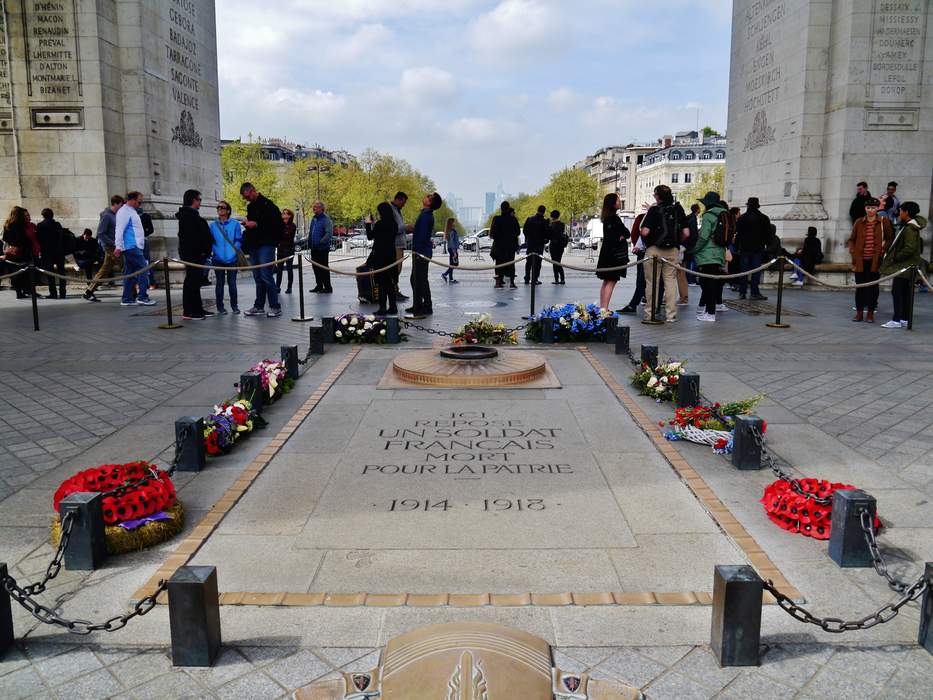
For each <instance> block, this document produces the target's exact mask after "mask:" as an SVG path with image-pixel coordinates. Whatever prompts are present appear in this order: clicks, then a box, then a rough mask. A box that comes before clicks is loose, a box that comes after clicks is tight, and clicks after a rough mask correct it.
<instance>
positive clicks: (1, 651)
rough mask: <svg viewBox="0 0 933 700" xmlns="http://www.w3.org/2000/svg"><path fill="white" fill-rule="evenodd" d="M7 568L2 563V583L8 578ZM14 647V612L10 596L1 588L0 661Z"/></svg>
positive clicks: (0, 571) (0, 563)
mask: <svg viewBox="0 0 933 700" xmlns="http://www.w3.org/2000/svg"><path fill="white" fill-rule="evenodd" d="M8 573H9V572H8V571H7V566H6V564H5V563H3V562H0V581H2V580H4V579H5V578H6V577H7V574H8ZM12 646H13V610H12V607H11V606H10V594H9V593H8V592H7V590H6V588H4V587H3V586H0V659H2V658H3V657H4V656H5V655H6V652H7V651H8V650H9V649H10V647H12Z"/></svg>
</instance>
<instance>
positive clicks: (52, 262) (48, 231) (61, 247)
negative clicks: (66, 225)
mask: <svg viewBox="0 0 933 700" xmlns="http://www.w3.org/2000/svg"><path fill="white" fill-rule="evenodd" d="M36 238H37V239H38V240H39V251H40V253H39V255H40V258H39V267H41V268H42V269H43V270H45V271H46V272H55V273H57V274H59V275H61V277H64V276H65V231H64V229H63V228H62V225H61V224H60V223H58V222H57V221H56V220H55V214H54V212H53V211H52V210H51V209H49V208H45V209H43V210H42V221H40V222H39V223H38V225H37V226H36ZM48 280H49V299H64V298H65V290H66V285H67V280H64V279H58V281H57V283H56V278H54V277H52V276H51V275H48ZM56 287H57V289H56Z"/></svg>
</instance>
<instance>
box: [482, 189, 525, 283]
mask: <svg viewBox="0 0 933 700" xmlns="http://www.w3.org/2000/svg"><path fill="white" fill-rule="evenodd" d="M518 236H519V228H518V219H516V218H515V217H514V216H513V215H512V206H511V205H510V204H509V203H508V202H502V204H501V205H500V207H499V214H497V215H496V216H494V217H492V223H491V224H490V226H489V238H490V239H492V250H490V251H489V253H490V255H492V259H493V260H494V261H495V263H496V265H497V266H498V265H502V266H503V267H497V268H496V289H502V288H503V287H504V285H503V280H504V279H505V278H506V277H508V278H509V287H510V288H512V289H516V286H515V252H516V251H517V250H518Z"/></svg>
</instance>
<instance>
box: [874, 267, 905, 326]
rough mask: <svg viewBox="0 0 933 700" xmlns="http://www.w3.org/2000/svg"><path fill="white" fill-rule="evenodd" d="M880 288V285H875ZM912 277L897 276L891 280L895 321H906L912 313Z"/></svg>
mask: <svg viewBox="0 0 933 700" xmlns="http://www.w3.org/2000/svg"><path fill="white" fill-rule="evenodd" d="M874 289H878V287H874ZM910 292H911V289H910V279H909V278H907V277H895V278H894V279H893V280H891V300H892V301H893V302H894V316H893V319H894V320H895V321H906V320H908V318H907V317H908V316H909V315H910V309H909V307H910Z"/></svg>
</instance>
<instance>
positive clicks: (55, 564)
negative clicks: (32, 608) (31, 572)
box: [22, 513, 75, 596]
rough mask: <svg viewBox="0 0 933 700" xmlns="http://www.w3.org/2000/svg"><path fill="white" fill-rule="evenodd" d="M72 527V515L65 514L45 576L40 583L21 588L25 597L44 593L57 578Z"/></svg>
mask: <svg viewBox="0 0 933 700" xmlns="http://www.w3.org/2000/svg"><path fill="white" fill-rule="evenodd" d="M74 526H75V516H74V513H66V514H65V517H64V518H62V536H61V539H60V540H59V541H58V549H57V550H56V552H55V556H54V557H52V561H50V562H49V565H48V566H47V567H46V569H45V576H43V577H42V580H41V581H39V582H38V583H33V584H29V585H26V586H23V588H22V591H23V592H24V593H25V594H26V595H29V596H34V595H39V594H40V593H45V589H46V587H47V585H48V583H49V581H51V580H52V579H54V578H55V577H56V576H58V573H59V572H60V571H61V570H62V559H64V557H65V549H66V548H67V547H68V540H69V538H70V537H71V530H72V529H73V528H74Z"/></svg>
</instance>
